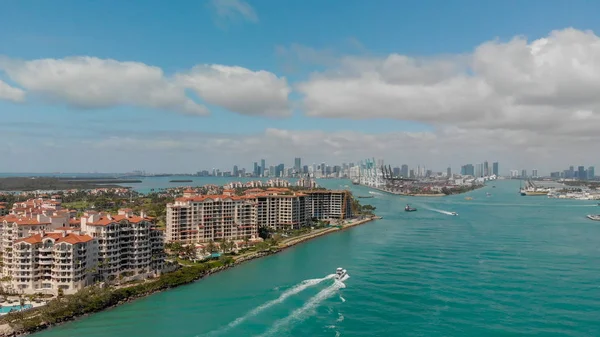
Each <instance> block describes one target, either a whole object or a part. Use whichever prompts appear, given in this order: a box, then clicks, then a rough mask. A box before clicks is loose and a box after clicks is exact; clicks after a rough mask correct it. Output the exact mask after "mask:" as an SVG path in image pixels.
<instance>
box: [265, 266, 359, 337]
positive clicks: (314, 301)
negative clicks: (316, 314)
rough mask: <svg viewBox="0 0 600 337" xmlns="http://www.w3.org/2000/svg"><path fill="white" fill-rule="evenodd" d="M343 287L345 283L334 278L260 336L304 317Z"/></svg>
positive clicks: (269, 334)
mask: <svg viewBox="0 0 600 337" xmlns="http://www.w3.org/2000/svg"><path fill="white" fill-rule="evenodd" d="M346 276H347V275H346ZM345 287H346V285H345V284H344V283H343V282H342V281H339V280H335V281H334V283H333V284H332V285H330V286H329V287H327V288H325V289H323V290H321V291H320V292H319V293H318V294H316V295H315V296H313V297H312V298H311V299H309V300H308V301H307V302H306V303H305V304H304V305H303V306H302V307H301V308H298V309H296V310H294V312H292V313H291V314H290V315H289V316H287V317H285V318H282V319H280V320H279V321H277V322H275V324H274V325H273V327H271V329H270V330H269V331H267V332H266V333H264V334H262V335H261V337H265V336H272V335H275V334H277V333H278V332H279V331H280V330H281V328H283V327H287V326H288V325H289V324H290V323H292V322H294V321H300V320H302V319H304V318H305V315H306V313H307V312H309V311H310V310H313V309H315V308H316V307H317V306H318V305H319V304H321V302H323V301H324V300H326V299H328V298H329V297H331V296H333V295H334V294H335V293H336V292H337V291H338V290H339V289H342V288H345Z"/></svg>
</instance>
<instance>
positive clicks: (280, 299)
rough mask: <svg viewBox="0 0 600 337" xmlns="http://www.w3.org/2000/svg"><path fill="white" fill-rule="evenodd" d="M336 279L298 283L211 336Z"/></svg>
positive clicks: (327, 278) (331, 275)
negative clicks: (307, 290) (324, 282)
mask: <svg viewBox="0 0 600 337" xmlns="http://www.w3.org/2000/svg"><path fill="white" fill-rule="evenodd" d="M334 277H336V275H335V274H330V275H327V276H325V277H323V278H317V279H309V280H304V281H302V282H300V283H298V284H297V285H295V286H294V287H292V288H290V289H288V290H286V291H284V292H283V293H282V294H281V295H279V297H278V298H276V299H274V300H272V301H269V302H266V303H264V304H262V305H260V306H258V307H256V308H254V309H252V310H251V311H250V312H248V313H247V314H245V315H244V316H242V317H238V318H236V319H235V320H234V321H233V322H231V323H229V324H228V325H227V326H226V327H225V328H224V329H221V330H217V331H215V332H214V333H211V335H213V334H219V333H223V332H225V331H227V330H229V329H232V328H234V327H236V326H238V325H240V324H241V323H242V322H244V321H245V320H247V319H248V318H250V317H253V316H256V315H258V314H259V313H261V312H263V311H265V310H267V309H269V308H270V307H272V306H274V305H277V304H280V303H282V302H283V301H285V300H286V299H287V298H289V297H290V296H293V295H296V294H298V293H300V292H302V291H304V290H306V289H308V288H310V287H312V286H316V285H317V284H319V283H321V282H323V281H325V280H330V279H332V278H334Z"/></svg>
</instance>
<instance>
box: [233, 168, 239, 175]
mask: <svg viewBox="0 0 600 337" xmlns="http://www.w3.org/2000/svg"><path fill="white" fill-rule="evenodd" d="M239 175H240V172H239V170H238V166H237V165H233V176H234V177H237V176H239Z"/></svg>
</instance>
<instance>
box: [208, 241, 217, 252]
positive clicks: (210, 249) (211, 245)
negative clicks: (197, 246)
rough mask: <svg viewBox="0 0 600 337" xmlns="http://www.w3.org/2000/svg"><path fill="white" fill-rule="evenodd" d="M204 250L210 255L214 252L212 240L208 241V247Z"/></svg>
mask: <svg viewBox="0 0 600 337" xmlns="http://www.w3.org/2000/svg"><path fill="white" fill-rule="evenodd" d="M206 250H207V251H208V252H209V253H211V254H212V253H214V252H215V250H216V247H215V242H214V241H213V240H210V241H209V242H208V245H207V246H206Z"/></svg>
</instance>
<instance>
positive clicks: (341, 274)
mask: <svg viewBox="0 0 600 337" xmlns="http://www.w3.org/2000/svg"><path fill="white" fill-rule="evenodd" d="M346 275H348V273H347V272H346V269H342V268H338V269H336V271H335V279H336V280H342V279H343V278H344V277H345V276H346Z"/></svg>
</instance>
